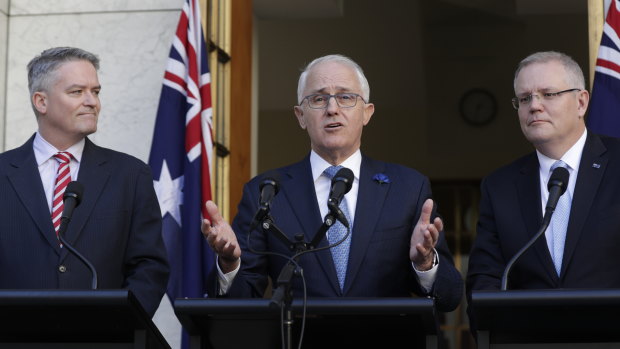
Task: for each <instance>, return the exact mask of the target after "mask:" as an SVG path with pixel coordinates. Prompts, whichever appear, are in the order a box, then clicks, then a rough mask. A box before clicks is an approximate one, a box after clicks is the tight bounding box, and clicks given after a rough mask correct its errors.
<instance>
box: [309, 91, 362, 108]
mask: <svg viewBox="0 0 620 349" xmlns="http://www.w3.org/2000/svg"><path fill="white" fill-rule="evenodd" d="M332 97H334V99H335V100H336V103H338V106H339V107H340V108H352V107H355V105H356V104H357V97H359V98H360V99H361V100H362V101H363V102H364V103H366V101H365V100H364V98H362V96H360V95H358V94H357V93H336V94H335V95H329V94H313V95H309V96H306V97H304V99H307V100H308V106H309V107H310V108H312V109H324V108H327V105H328V104H329V99H330V98H332ZM303 102H304V100H303V99H302V100H301V103H299V105H301V104H302V103H303Z"/></svg>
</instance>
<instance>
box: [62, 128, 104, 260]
mask: <svg viewBox="0 0 620 349" xmlns="http://www.w3.org/2000/svg"><path fill="white" fill-rule="evenodd" d="M106 164H107V158H106V157H105V155H104V153H103V152H102V151H101V148H100V147H98V146H96V145H95V144H93V143H92V142H91V141H90V140H89V139H88V138H86V144H85V145H84V153H83V155H82V163H81V164H80V171H79V173H78V178H77V179H78V181H79V182H80V183H82V185H84V195H83V198H82V201H81V202H80V205H79V206H78V207H76V209H75V211H74V213H73V217H72V218H71V222H70V223H69V226H68V228H67V232H66V234H65V236H66V239H67V241H68V242H69V243H70V244H72V245H74V244H75V242H76V241H77V239H78V238H79V236H80V234H81V233H82V231H83V229H84V226H85V225H86V222H87V220H88V218H89V217H90V215H91V214H92V212H93V209H94V207H95V204H96V203H97V201H98V199H99V197H100V195H101V193H102V191H103V188H104V187H105V185H106V183H107V181H108V179H109V177H110V171H109V170H108V169H107V166H106ZM67 252H68V251H66V249H63V251H62V253H61V260H64V258H65V257H66V256H67Z"/></svg>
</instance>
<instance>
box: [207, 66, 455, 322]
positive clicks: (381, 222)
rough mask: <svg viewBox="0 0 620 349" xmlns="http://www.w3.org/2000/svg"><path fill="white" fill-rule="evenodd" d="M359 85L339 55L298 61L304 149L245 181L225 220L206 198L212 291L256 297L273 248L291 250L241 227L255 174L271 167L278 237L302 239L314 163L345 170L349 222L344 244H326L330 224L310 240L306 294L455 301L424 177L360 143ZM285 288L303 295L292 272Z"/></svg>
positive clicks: (365, 92)
mask: <svg viewBox="0 0 620 349" xmlns="http://www.w3.org/2000/svg"><path fill="white" fill-rule="evenodd" d="M369 91H370V89H369V85H368V81H367V80H366V78H365V76H364V74H363V72H362V69H361V68H360V67H359V66H358V65H357V64H356V63H355V62H353V61H352V60H351V59H349V58H347V57H344V56H341V55H330V56H325V57H321V58H318V59H316V60H314V61H313V62H311V63H310V64H309V65H308V66H307V67H306V69H305V70H304V72H303V73H302V74H301V76H300V79H299V86H298V102H299V104H298V105H297V106H295V108H294V109H295V115H296V116H297V119H298V122H299V125H300V126H301V127H302V128H303V129H306V130H307V132H308V134H309V136H310V141H311V149H312V150H311V152H310V154H309V155H308V156H306V157H305V158H304V159H303V160H302V161H300V162H298V163H295V164H292V165H290V166H286V167H283V168H280V169H277V170H275V171H273V172H269V173H268V174H263V175H259V176H257V177H255V178H254V179H253V180H251V181H250V182H249V183H247V184H246V186H245V188H244V193H243V198H242V200H241V203H240V204H239V212H238V214H237V216H236V217H235V219H234V221H233V225H232V229H231V227H230V226H229V225H228V224H227V223H226V222H225V221H224V220H223V219H222V217H221V215H220V214H219V212H218V210H217V207H216V206H215V205H214V204H213V203H212V202H208V203H207V209H208V211H209V213H210V215H211V218H212V219H211V221H209V220H205V221H204V222H203V225H202V230H203V233H204V235H205V236H206V238H207V240H208V242H209V244H210V245H211V246H212V247H213V248H214V250H215V251H216V252H217V254H218V279H219V284H218V290H217V291H218V292H219V293H220V294H222V295H226V296H229V297H262V296H263V294H264V292H265V289H266V287H267V285H268V277H271V279H272V280H273V281H274V282H275V280H277V279H278V275H279V273H280V271H281V270H282V268H283V267H284V265H285V264H286V263H287V258H286V257H282V256H289V257H290V256H291V255H292V254H293V253H292V252H291V250H290V249H289V248H288V246H287V244H285V243H284V242H283V241H282V240H281V239H280V238H278V236H277V235H276V234H272V233H265V232H264V231H263V230H262V229H260V227H259V228H258V229H252V227H251V225H252V222H253V217H254V214H255V213H256V212H257V210H258V208H259V196H260V189H259V186H260V183H261V182H262V181H263V180H264V179H265V178H266V177H277V180H278V181H279V193H278V194H277V195H276V197H275V198H274V199H273V202H272V203H271V206H270V207H271V212H270V213H271V217H273V219H274V221H275V224H276V225H277V226H278V227H279V229H280V230H281V231H282V232H283V233H284V234H285V235H286V236H287V239H288V240H290V241H293V242H294V241H295V236H296V235H298V234H301V235H302V236H303V238H302V239H303V240H305V241H311V240H312V239H313V238H314V236H315V234H316V232H317V231H318V230H319V228H320V227H321V225H322V223H323V217H325V216H326V214H327V213H328V207H327V199H328V195H329V192H330V183H331V180H330V177H329V176H328V175H327V174H326V173H324V170H326V169H328V168H330V167H331V166H335V165H340V166H343V167H347V168H349V169H351V170H352V172H353V174H354V179H353V183H352V189H351V190H350V191H349V192H348V193H347V194H346V195H345V198H344V199H343V201H344V202H346V205H347V209H346V213H345V215H347V216H348V221H349V223H350V226H352V229H351V232H350V235H349V236H348V237H347V238H346V239H345V240H344V243H343V244H348V245H349V246H350V247H348V248H345V249H344V251H341V252H339V253H336V252H335V251H336V250H337V249H336V248H334V247H332V248H330V249H327V248H326V247H327V246H328V245H329V244H334V243H336V242H335V241H332V240H331V239H330V238H333V237H334V236H335V235H336V234H337V233H336V232H335V231H334V230H332V229H333V228H332V229H330V230H329V231H328V232H327V237H325V238H323V239H322V240H321V242H320V244H319V247H320V248H321V247H323V248H325V249H323V250H320V251H316V252H309V253H305V254H304V255H302V256H301V257H300V259H299V261H298V263H299V266H300V267H301V268H303V277H304V278H305V285H306V287H307V295H308V296H309V297H408V296H411V295H412V293H415V294H417V295H419V296H428V297H433V298H434V299H435V301H436V305H437V308H438V309H439V310H441V311H451V310H454V309H455V308H456V307H457V306H458V304H459V302H460V299H461V297H462V292H463V281H462V278H461V275H460V273H459V272H458V270H456V268H455V267H454V264H453V260H452V256H451V254H450V251H449V250H448V246H447V244H446V240H445V237H444V233H443V231H442V230H443V223H442V220H441V219H440V218H439V217H436V214H435V210H434V208H433V201H432V199H430V197H431V188H430V183H429V180H428V178H426V177H425V176H423V175H422V174H420V173H419V172H417V171H415V170H413V169H410V168H406V167H404V166H400V165H396V164H390V163H385V162H381V161H377V160H373V159H370V158H368V157H366V156H364V155H362V153H361V152H360V145H361V136H362V129H363V127H364V126H365V125H367V124H368V122H369V121H370V118H371V117H372V114H373V112H374V105H373V104H372V103H369V102H368V98H369V93H370V92H369ZM341 207H342V206H341ZM233 231H234V232H233ZM235 233H236V235H235ZM330 234H334V236H331V237H330ZM248 235H251V236H250V240H251V242H250V245H248V244H247V241H248V240H247V238H248ZM261 251H268V252H269V254H263V253H260V252H261ZM347 254H348V257H347ZM342 255H344V256H345V257H344V258H339V259H338V260H336V258H337V256H342ZM334 256H336V257H334ZM338 270H340V273H339V272H338ZM292 288H293V293H294V295H295V296H297V297H301V296H302V295H303V291H302V290H303V285H302V280H301V278H299V277H296V278H294V280H293V283H292Z"/></svg>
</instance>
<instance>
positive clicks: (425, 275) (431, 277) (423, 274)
mask: <svg viewBox="0 0 620 349" xmlns="http://www.w3.org/2000/svg"><path fill="white" fill-rule="evenodd" d="M433 252H434V253H435V258H434V259H433V266H432V267H431V268H430V269H429V270H422V271H421V270H418V269H416V267H415V263H413V262H411V266H413V270H415V273H416V275H417V277H418V281H419V282H420V286H422V289H424V291H425V292H426V293H430V292H431V290H432V289H433V284H434V283H435V279H436V278H437V269H438V268H439V253H437V250H435V249H434V248H433Z"/></svg>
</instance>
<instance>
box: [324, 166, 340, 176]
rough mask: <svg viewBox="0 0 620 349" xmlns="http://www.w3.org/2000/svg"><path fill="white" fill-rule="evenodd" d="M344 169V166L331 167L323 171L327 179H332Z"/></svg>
mask: <svg viewBox="0 0 620 349" xmlns="http://www.w3.org/2000/svg"><path fill="white" fill-rule="evenodd" d="M341 168H342V166H340V165H338V166H329V167H328V168H326V169H325V171H323V173H324V174H325V175H326V176H327V178H329V179H332V178H334V176H335V175H336V173H338V171H339V170H340V169H341Z"/></svg>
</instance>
